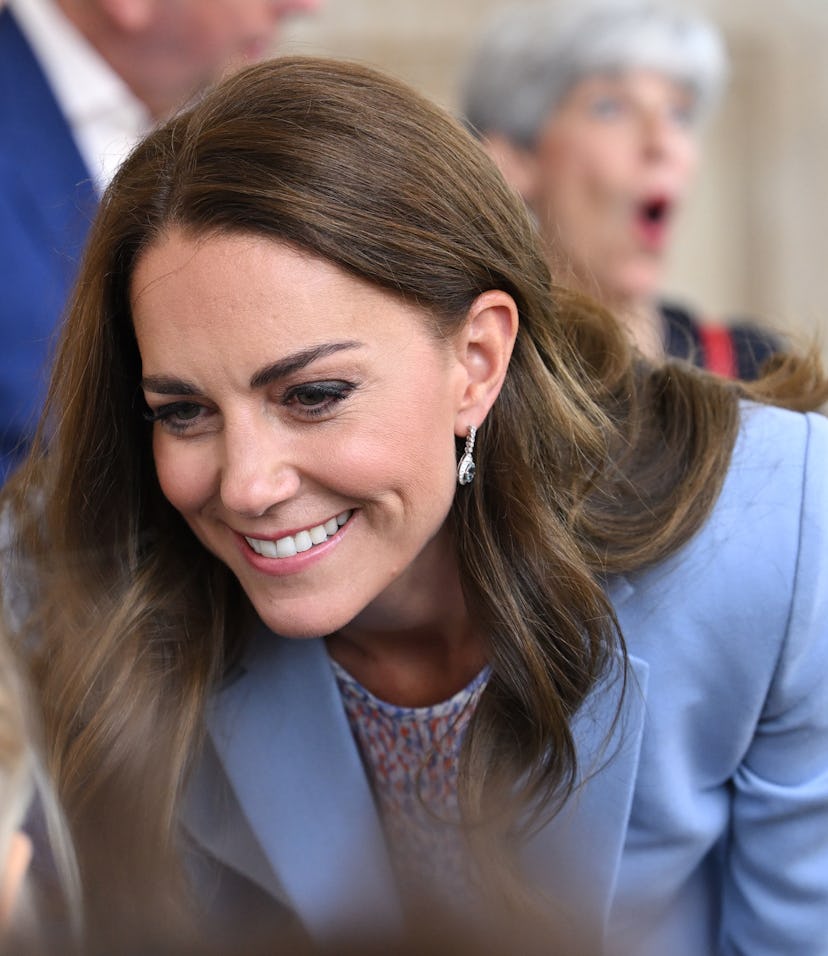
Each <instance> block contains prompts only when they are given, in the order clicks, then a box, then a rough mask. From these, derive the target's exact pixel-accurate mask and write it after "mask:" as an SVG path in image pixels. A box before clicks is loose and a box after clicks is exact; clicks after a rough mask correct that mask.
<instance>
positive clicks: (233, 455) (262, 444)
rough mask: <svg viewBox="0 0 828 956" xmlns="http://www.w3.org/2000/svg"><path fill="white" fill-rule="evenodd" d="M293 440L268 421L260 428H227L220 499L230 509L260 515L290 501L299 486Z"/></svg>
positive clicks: (244, 513)
mask: <svg viewBox="0 0 828 956" xmlns="http://www.w3.org/2000/svg"><path fill="white" fill-rule="evenodd" d="M289 447H290V443H289V442H287V441H285V440H284V438H283V437H282V436H281V435H280V434H279V432H278V431H276V430H275V429H271V428H269V427H268V426H267V423H265V424H264V425H263V426H259V427H257V428H250V427H247V428H244V429H238V430H235V431H233V432H230V431H229V429H228V430H225V442H224V462H223V467H222V474H221V490H220V494H221V500H222V504H223V505H224V507H225V508H227V509H228V511H232V512H234V513H235V514H238V515H243V516H244V517H246V518H257V517H260V516H261V515H263V514H265V513H266V512H267V511H269V510H270V509H271V508H272V507H273V506H274V505H277V504H279V503H280V502H282V501H285V500H287V499H288V498H290V497H291V496H292V495H294V494H295V493H296V491H297V490H298V488H299V472H298V470H297V468H296V467H295V465H294V464H293V463H292V462H291V460H290V459H291V456H290V454H289Z"/></svg>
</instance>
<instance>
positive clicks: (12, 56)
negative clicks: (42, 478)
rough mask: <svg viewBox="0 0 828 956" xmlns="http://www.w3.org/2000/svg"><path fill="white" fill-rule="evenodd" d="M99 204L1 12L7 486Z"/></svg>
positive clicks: (0, 228)
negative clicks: (9, 472) (90, 225)
mask: <svg viewBox="0 0 828 956" xmlns="http://www.w3.org/2000/svg"><path fill="white" fill-rule="evenodd" d="M96 205H97V198H96V194H95V189H94V186H93V184H92V181H91V178H90V175H89V171H88V170H87V169H86V167H85V165H84V163H83V160H82V159H81V156H80V153H79V152H78V148H77V146H76V144H75V142H74V140H73V138H72V134H71V132H70V129H69V126H68V124H67V122H66V119H65V118H64V116H63V114H62V113H61V111H60V108H59V106H58V104H57V102H56V100H55V97H54V95H53V93H52V91H51V89H50V88H49V84H48V82H47V80H46V77H45V76H44V74H43V71H42V70H41V68H40V65H39V64H38V62H37V60H36V59H35V57H34V55H33V53H32V50H31V48H30V47H29V46H28V44H27V43H26V41H25V39H24V37H23V35H22V33H21V32H20V30H19V29H18V26H17V24H16V23H15V21H14V18H13V17H12V15H11V13H10V12H9V11H8V10H3V11H0V480H2V479H3V478H4V477H5V475H6V474H7V473H8V470H9V469H10V468H11V467H12V466H13V464H14V463H15V461H16V460H17V459H18V458H19V456H20V452H21V448H20V447H19V446H20V443H21V442H25V438H26V436H27V434H29V433H30V431H31V429H32V427H33V425H34V423H35V422H36V420H37V416H38V414H39V412H40V409H41V406H42V403H43V396H44V393H45V387H46V380H47V372H48V363H49V358H50V355H51V349H52V344H53V339H54V334H55V330H56V327H57V325H58V322H59V320H60V317H61V313H62V310H63V307H64V304H65V302H66V297H67V294H68V292H69V288H70V286H71V283H72V281H73V279H74V277H75V273H76V271H77V266H78V263H79V259H80V255H81V250H82V248H83V245H84V242H85V240H86V235H87V232H88V229H89V224H90V221H91V219H92V216H93V215H94V211H95V207H96Z"/></svg>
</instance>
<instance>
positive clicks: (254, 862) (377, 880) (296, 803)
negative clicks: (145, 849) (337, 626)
mask: <svg viewBox="0 0 828 956" xmlns="http://www.w3.org/2000/svg"><path fill="white" fill-rule="evenodd" d="M208 730H209V737H210V743H211V744H212V747H213V748H214V751H215V759H217V761H218V763H219V764H220V766H221V768H222V769H223V771H224V775H226V778H227V780H228V782H229V785H230V787H231V788H232V796H233V797H234V802H235V803H236V805H237V807H238V809H239V810H240V812H241V814H242V815H243V817H244V820H239V819H238V814H236V815H235V816H234V814H233V812H232V804H230V805H227V806H229V809H230V812H229V813H227V814H226V815H225V817H226V819H225V820H224V821H223V822H221V821H219V820H217V819H216V818H215V815H214V816H213V819H212V820H210V819H209V816H210V811H209V808H207V807H206V806H205V802H204V800H203V798H198V797H196V799H197V800H198V803H196V802H195V801H191V802H190V803H189V804H188V807H187V826H188V828H189V829H190V831H191V832H192V833H193V835H194V836H195V837H196V838H197V839H201V842H203V843H205V844H206V845H207V848H208V849H209V850H210V852H211V853H213V854H214V855H215V856H217V858H219V859H220V860H221V861H222V862H224V863H227V864H228V865H230V866H232V867H234V868H235V869H237V870H239V872H241V873H243V874H244V875H245V876H247V877H248V878H249V879H252V880H253V881H255V882H256V883H258V884H259V885H260V886H263V887H264V888H265V889H267V890H268V891H269V892H271V893H273V895H276V896H278V897H279V898H282V899H284V900H286V901H287V902H288V904H289V905H290V906H291V907H292V908H293V909H294V910H295V911H296V913H297V915H298V916H299V918H300V919H301V920H302V921H303V923H304V924H305V926H306V927H307V928H308V929H309V931H310V932H311V933H314V934H317V935H321V936H324V935H326V933H327V931H328V930H334V929H339V930H341V929H342V927H343V926H347V925H348V924H354V923H356V924H357V925H365V920H366V919H368V918H370V924H369V925H372V926H377V927H380V928H381V927H382V926H383V925H384V924H385V925H387V926H388V927H389V928H390V927H392V926H394V925H396V924H397V920H398V917H399V911H398V908H399V901H398V899H397V896H396V892H395V890H394V886H395V882H394V878H393V874H392V870H391V865H390V862H389V858H388V854H387V850H386V848H385V841H384V837H383V833H382V829H381V827H380V823H379V818H378V815H377V812H376V808H375V805H374V801H373V797H372V794H371V790H370V787H369V784H368V781H367V779H366V777H365V773H364V770H363V767H362V764H361V760H360V757H359V753H358V750H357V747H356V744H355V743H354V740H353V737H352V735H351V731H350V728H349V726H348V722H347V719H346V717H345V714H344V711H343V708H342V703H341V700H340V695H339V691H338V689H337V687H336V682H335V680H334V678H333V673H332V671H331V668H330V664H329V661H328V658H327V652H326V650H325V647H324V644H323V642H322V641H320V640H286V639H283V638H279V637H277V636H275V635H273V634H271V633H270V632H268V631H266V630H264V629H261V631H260V632H259V633H258V634H257V635H256V637H255V639H254V641H253V643H252V645H251V648H250V651H249V653H248V654H247V656H246V658H245V662H244V668H243V673H241V674H240V676H238V677H237V679H236V680H235V681H233V682H232V683H230V684H229V686H227V687H225V688H224V689H223V690H222V691H221V692H220V693H219V694H218V695H217V697H216V699H215V702H214V705H213V706H212V707H211V709H210V712H209V714H208ZM207 759H208V760H209V759H210V756H209V753H208V755H207ZM207 769H208V773H209V767H208V768H207ZM201 770H203V768H200V770H197V771H196V779H195V780H194V787H193V790H194V792H199V791H200V792H202V793H203V791H204V789H205V787H204V786H203V783H204V781H203V778H202V786H199V785H198V776H199V773H200V772H201ZM210 776H215V775H210ZM217 824H218V827H217V826H216V825H217ZM200 834H205V836H203V837H201V836H200ZM210 834H212V835H210ZM259 848H260V849H259ZM343 861H349V864H350V867H349V869H350V874H349V877H348V878H346V879H343V876H342V874H343V870H344V869H345V868H344V867H343Z"/></svg>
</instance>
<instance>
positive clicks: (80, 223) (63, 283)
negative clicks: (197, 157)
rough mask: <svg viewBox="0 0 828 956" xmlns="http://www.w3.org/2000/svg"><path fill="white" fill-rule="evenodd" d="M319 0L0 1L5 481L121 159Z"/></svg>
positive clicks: (1, 469) (1, 459)
mask: <svg viewBox="0 0 828 956" xmlns="http://www.w3.org/2000/svg"><path fill="white" fill-rule="evenodd" d="M319 3H320V0H6V2H5V3H4V2H3V0H0V482H2V481H3V480H4V479H5V477H6V476H7V474H8V472H9V470H10V469H11V468H12V467H13V466H14V464H15V463H16V462H17V461H18V460H19V458H20V457H21V455H22V453H23V452H24V450H25V445H26V443H27V441H28V439H29V437H30V435H31V432H32V430H33V428H34V425H35V423H36V421H37V417H38V414H39V411H40V409H41V407H42V404H43V397H44V392H45V383H46V381H47V377H48V366H49V359H50V355H51V348H52V344H53V338H54V332H55V329H56V327H57V324H58V321H59V319H60V317H61V314H62V311H63V308H64V306H65V303H66V297H67V295H68V292H69V289H70V287H71V284H72V281H73V279H74V277H75V273H76V270H77V266H78V262H79V259H80V256H81V253H82V250H83V246H84V243H85V240H86V235H87V231H88V228H89V225H90V222H91V219H92V217H93V216H94V212H95V208H96V206H97V202H98V199H99V198H100V195H101V193H102V191H103V190H104V188H105V187H106V185H107V183H108V182H109V179H110V177H111V176H112V174H113V173H114V171H115V169H116V168H117V166H118V165H119V163H120V162H121V160H122V159H123V158H124V156H125V155H126V153H127V152H128V151H129V149H130V148H131V147H132V146H133V145H134V144H135V143H136V142H137V140H138V139H139V138H140V137H141V136H142V135H143V134H144V133H145V132H147V131H148V130H149V128H150V127H151V126H152V124H153V123H154V122H156V121H157V120H161V119H163V118H165V117H166V116H168V115H169V114H170V113H172V112H173V111H174V110H175V109H176V108H178V107H179V106H181V105H182V104H183V103H185V102H186V101H187V100H188V99H189V98H190V97H192V96H193V95H194V94H196V93H197V92H198V91H199V90H201V89H203V88H204V87H205V86H207V85H208V84H210V83H212V82H213V81H214V80H216V79H218V78H219V77H220V76H221V75H222V74H223V73H225V72H227V71H228V70H231V69H233V68H236V67H238V66H242V65H244V64H245V63H248V62H252V61H254V60H258V59H261V58H262V57H264V56H266V55H267V54H268V52H269V51H270V50H272V48H273V45H274V43H275V42H276V39H277V32H278V29H279V27H280V25H281V24H282V23H283V21H284V20H285V19H286V18H287V17H289V16H291V15H293V14H297V13H302V12H308V11H311V10H313V9H315V8H316V7H318V6H319Z"/></svg>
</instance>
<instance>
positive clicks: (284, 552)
mask: <svg viewBox="0 0 828 956" xmlns="http://www.w3.org/2000/svg"><path fill="white" fill-rule="evenodd" d="M352 514H353V511H342V512H340V513H339V514H338V515H336V516H334V517H332V518H328V520H327V521H325V522H323V523H322V524H318V525H313V526H311V527H309V528H305V529H303V530H301V531H297V532H295V533H294V534H288V535H284V536H283V537H281V538H275V539H273V538H253V537H248V536H247V535H244V540H245V541H246V542H247V543H248V544H249V545H250V548H251V549H252V550H253V551H255V553H256V554H258V555H261V557H263V558H292V557H294V556H295V555H297V554H302V553H303V552H305V551H310V550H311V549H312V548H314V547H316V546H317V545H320V544H324V543H325V542H326V541H327V540H328V539H329V538H332V537H333V536H334V535H335V534H336V533H337V531H339V529H340V528H341V527H342V526H343V525H344V524H345V523H346V522H347V521H348V519H349V518H350V517H351V515H352Z"/></svg>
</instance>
